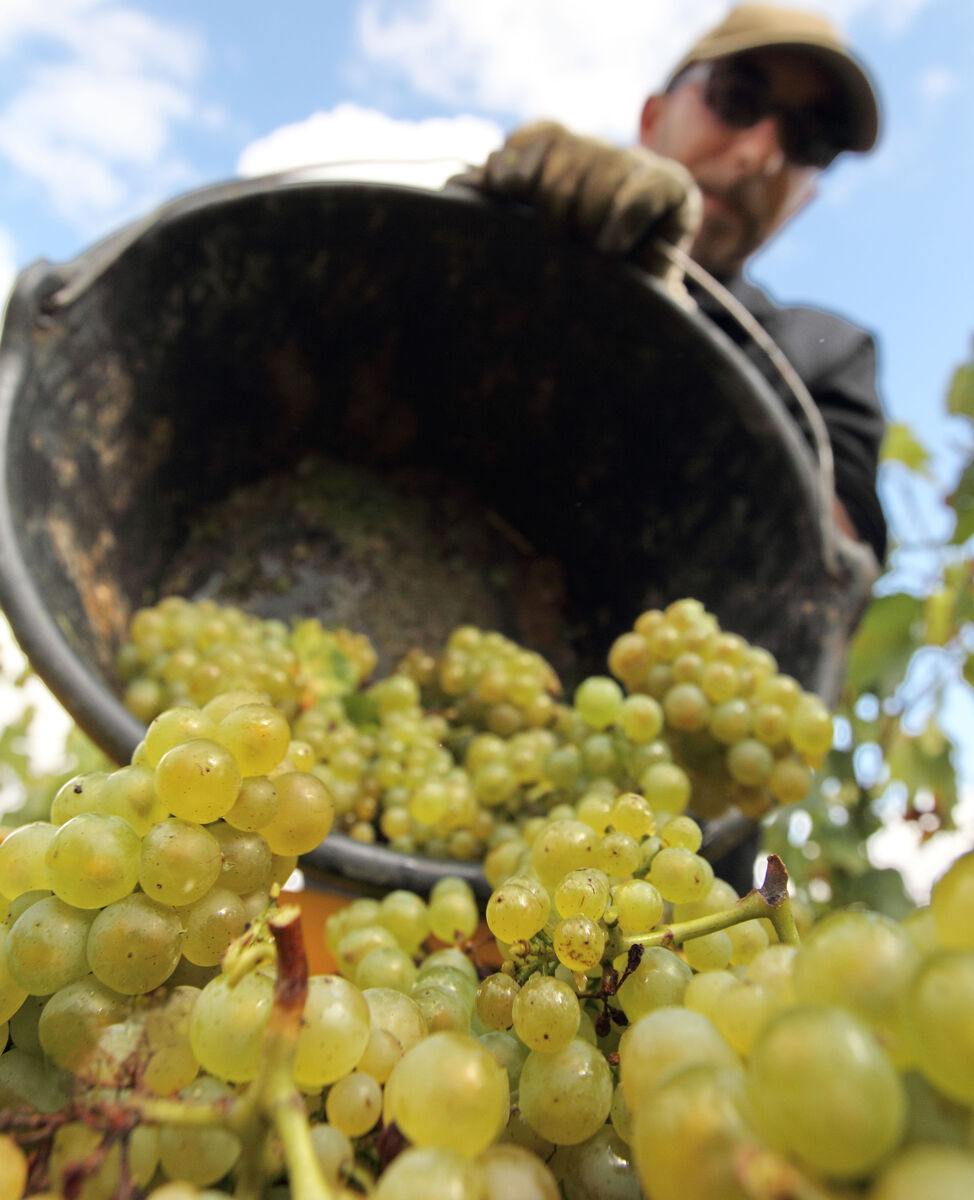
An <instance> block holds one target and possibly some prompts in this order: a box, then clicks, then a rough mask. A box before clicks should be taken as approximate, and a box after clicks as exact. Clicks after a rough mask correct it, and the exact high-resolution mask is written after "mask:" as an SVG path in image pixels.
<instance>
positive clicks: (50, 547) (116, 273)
mask: <svg viewBox="0 0 974 1200" xmlns="http://www.w3.org/2000/svg"><path fill="white" fill-rule="evenodd" d="M0 441H2V444H0V602H2V605H3V608H4V611H5V612H6V614H7V617H8V619H9V621H10V623H11V625H12V627H13V630H14V632H15V634H16V636H17V638H18V640H19V641H20V643H21V645H22V646H23V648H24V650H25V652H26V654H27V655H28V657H29V659H30V661H31V664H32V665H33V667H34V668H35V670H36V671H37V672H38V674H39V675H40V676H41V677H42V678H43V679H44V681H45V682H46V683H47V684H48V686H49V687H50V688H51V690H52V691H53V692H54V693H55V695H56V696H58V698H59V699H60V700H61V702H62V703H63V704H64V705H65V707H66V708H67V710H68V711H69V712H70V713H71V715H72V716H73V717H74V718H75V720H76V721H77V722H78V724H79V725H80V726H81V727H82V728H83V729H85V730H86V731H87V732H88V733H89V734H90V735H91V736H92V737H93V739H94V740H95V741H96V742H97V743H98V744H99V745H100V746H101V747H102V748H103V749H104V750H106V751H107V752H108V753H109V754H110V755H112V756H113V757H114V758H115V759H116V760H118V761H126V760H127V758H128V756H129V755H130V754H131V751H132V749H133V748H134V746H135V744H136V743H137V741H138V740H139V738H140V736H141V734H142V728H141V726H140V724H139V722H138V721H136V720H135V719H134V718H133V717H132V715H131V714H130V713H128V712H127V711H126V710H125V708H124V707H123V706H122V704H121V702H120V700H119V688H118V685H117V680H116V679H115V678H114V677H113V670H112V662H113V657H114V655H115V652H116V651H117V649H118V647H119V644H120V642H121V640H122V638H123V635H124V631H125V628H126V625H127V622H128V620H129V617H130V615H131V613H132V612H133V611H134V609H136V608H137V607H139V606H141V605H144V604H146V603H151V602H153V601H154V600H155V599H157V598H158V596H159V593H160V589H161V588H163V586H164V583H165V580H166V578H167V572H168V571H169V570H170V567H171V564H172V563H173V561H174V560H175V559H176V558H177V557H178V555H179V553H180V551H181V549H182V548H183V547H184V546H185V544H186V542H187V538H188V537H189V534H190V531H191V529H192V527H193V523H194V520H198V518H199V514H200V513H201V512H202V511H204V510H205V509H206V506H208V505H212V504H213V503H214V502H217V501H219V500H221V499H222V498H225V497H226V496H227V495H228V494H230V493H231V492H232V491H233V490H234V489H237V488H240V487H241V486H242V485H246V484H253V483H255V482H256V481H259V480H261V479H264V478H266V477H268V476H269V475H272V474H276V473H279V472H285V473H286V472H288V471H289V470H292V469H293V468H294V467H295V464H296V463H298V462H299V461H300V460H302V459H304V458H305V456H306V455H307V454H308V452H309V451H316V452H319V453H321V454H323V455H326V456H327V457H328V459H330V460H331V461H333V462H335V463H341V464H353V465H354V466H355V467H356V468H361V469H362V470H363V471H367V472H374V473H375V477H376V478H377V479H379V478H381V479H383V480H394V479H396V478H397V472H401V471H402V470H404V469H406V470H409V471H419V472H420V475H421V477H423V478H430V479H443V478H448V479H452V480H454V481H457V482H458V484H460V485H462V488H463V489H464V493H465V494H466V495H469V496H472V497H474V499H475V503H476V504H478V505H481V506H482V507H483V511H484V512H485V513H488V514H489V515H490V517H491V519H492V520H493V521H494V524H495V526H496V527H497V528H499V529H502V530H507V531H512V534H511V537H510V539H509V540H510V542H511V545H512V546H513V547H514V550H513V561H514V569H511V564H510V562H508V563H507V564H506V569H505V571H501V572H499V573H498V572H496V571H493V570H492V569H491V571H490V572H489V574H490V581H489V583H490V587H491V588H492V589H493V593H494V595H495V599H496V600H497V607H496V612H497V622H498V624H499V625H501V626H502V627H503V629H504V632H507V633H508V634H510V635H511V636H513V637H515V638H518V639H519V640H521V641H523V642H525V643H526V644H528V645H534V646H535V648H537V649H540V650H542V651H547V650H549V649H550V647H549V645H547V644H546V639H547V640H548V641H553V640H554V636H553V635H557V637H559V638H561V639H562V640H563V641H564V643H565V645H567V646H568V647H569V648H570V652H571V653H570V662H571V664H572V667H571V668H570V670H573V671H575V672H577V674H578V675H579V676H581V675H582V674H585V673H589V672H591V671H593V670H594V671H604V669H605V668H604V660H605V653H606V651H607V649H608V646H609V644H610V643H611V641H612V639H613V638H614V637H615V636H616V635H617V634H619V633H621V632H622V631H623V630H625V629H627V628H629V627H630V626H631V623H632V621H633V619H634V618H635V617H636V616H637V615H638V614H639V613H640V612H641V611H642V610H643V609H645V608H647V607H650V606H653V605H659V604H663V603H666V602H667V601H669V600H671V599H674V598H677V597H680V596H685V595H690V596H695V597H697V598H698V599H700V600H702V601H703V602H704V603H705V604H706V605H707V607H708V608H710V609H711V610H712V611H713V612H714V613H715V614H716V615H717V617H718V618H719V620H720V622H721V625H722V626H723V627H724V628H726V629H730V630H734V631H736V632H738V633H740V634H742V635H743V636H744V637H746V638H748V639H749V640H750V641H753V642H756V643H758V644H760V645H763V646H766V647H767V648H768V649H770V650H771V651H772V652H773V653H774V654H775V655H776V656H777V658H778V661H779V664H780V666H781V669H782V670H784V671H788V672H789V673H791V674H793V675H794V676H796V678H798V679H799V680H800V682H801V683H802V684H803V685H805V686H806V687H809V688H812V689H814V690H817V691H819V692H820V693H822V694H824V695H825V696H826V697H827V698H828V697H830V696H831V695H833V694H834V692H835V689H836V686H837V682H838V679H839V677H840V673H841V667H842V663H843V658H844V653H845V647H846V643H847V639H848V636H849V633H850V630H851V628H852V626H853V624H854V621H855V619H856V617H857V616H858V614H859V612H860V611H861V607H862V605H863V603H864V600H865V597H866V595H867V594H868V588H869V583H870V577H869V572H868V570H866V569H865V568H864V567H863V565H862V563H863V560H862V558H861V557H860V556H859V555H857V554H856V553H855V550H854V548H853V547H851V546H849V547H846V546H844V544H843V542H842V539H838V543H837V544H838V550H839V553H838V560H837V565H833V566H832V569H828V568H827V567H826V562H827V561H828V553H827V550H828V548H827V546H826V545H825V541H826V538H827V536H828V524H829V520H828V513H827V512H826V511H825V507H826V506H827V504H828V500H827V498H826V499H825V500H824V501H823V498H822V496H821V495H820V492H819V490H818V487H817V474H816V464H815V462H814V460H813V457H812V455H811V454H810V452H809V450H808V447H807V445H806V444H805V442H804V440H803V438H802V437H801V435H800V434H799V433H798V431H797V430H796V427H795V425H794V423H793V422H792V420H791V419H790V418H789V417H788V416H787V415H786V414H785V413H784V411H783V409H782V405H781V402H780V400H779V399H778V398H777V396H776V395H775V394H774V393H773V391H772V389H771V388H770V387H769V386H768V384H767V383H766V382H765V380H764V379H763V378H762V377H761V376H760V375H759V374H758V373H757V372H756V370H755V369H754V367H753V366H752V365H750V364H749V363H748V362H747V361H746V360H745V358H744V356H743V355H742V354H741V353H740V352H739V351H738V350H737V349H736V347H734V346H733V345H732V344H731V343H730V342H729V341H728V339H727V338H726V337H724V335H722V334H721V332H720V331H719V330H717V329H716V328H715V327H714V326H713V325H712V324H711V323H710V322H709V321H708V320H707V319H706V318H704V317H703V316H701V315H700V314H698V313H696V312H692V311H688V310H687V309H685V308H683V307H681V306H680V305H679V304H677V303H676V302H674V300H673V299H672V298H671V297H670V296H669V295H668V294H667V293H666V292H665V291H664V290H663V289H662V288H661V287H659V286H658V285H657V284H656V283H655V282H654V281H652V280H649V279H647V277H646V276H645V275H643V274H642V273H641V272H639V271H637V270H635V269H634V268H631V267H628V266H626V265H624V264H622V263H619V262H617V261H614V260H609V259H607V258H605V257H604V256H602V255H599V254H597V253H595V252H594V251H591V250H589V249H587V248H586V247H584V246H579V245H576V244H574V243H572V242H570V241H569V240H567V239H565V238H564V237H561V236H557V235H555V234H551V233H549V232H546V231H545V230H544V229H543V228H542V227H541V226H540V225H539V223H538V221H537V220H536V219H535V218H534V216H533V215H532V214H530V213H527V212H524V211H522V210H514V209H510V208H505V207H500V206H495V205H493V204H490V203H487V202H484V201H482V200H480V199H479V198H476V197H466V196H458V195H448V194H442V193H431V192H426V191H417V190H413V189H407V188H401V187H392V186H383V185H362V184H343V183H320V182H319V183H307V182H293V181H289V180H288V179H287V177H281V178H277V177H275V178H271V179H261V180H256V181H249V182H240V183H231V184H226V185H221V186H218V187H214V188H210V189H207V190H205V191H202V192H199V193H195V194H192V195H190V196H187V197H184V198H182V199H179V200H177V201H175V202H173V203H172V204H170V205H168V206H166V207H165V208H163V209H162V210H161V211H160V212H158V213H156V214H154V215H152V216H151V217H149V218H148V219H146V220H144V221H141V222H138V223H136V224H135V225H133V226H131V227H128V228H126V229H124V230H122V231H121V232H120V233H118V234H116V235H115V236H113V237H111V238H109V239H107V240H106V241H104V242H102V243H99V244H98V245H96V246H94V247H93V248H91V249H90V250H88V251H87V252H86V253H84V254H82V255H81V256H80V257H79V258H78V259H76V260H75V261H74V262H71V263H67V264H58V265H51V264H49V263H44V262H41V263H37V264H35V265H33V266H31V267H30V268H28V269H27V270H26V271H24V272H23V273H22V274H21V276H20V278H19V279H18V281H17V284H16V287H15V289H14V292H13V295H12V297H11V299H10V302H9V305H8V310H7V314H6V320H5V324H4V330H3V337H2V341H0ZM423 473H426V474H423ZM430 500H431V503H432V505H433V510H432V511H433V512H434V515H435V513H436V512H437V509H436V504H437V495H436V488H435V487H433V490H432V494H431V497H430ZM823 516H824V519H823ZM443 520H444V521H448V520H449V516H448V514H447V515H444V516H443ZM823 530H825V531H826V532H825V534H823ZM231 550H232V548H231V547H228V548H227V552H228V553H230V552H231ZM519 564H520V565H519ZM552 564H554V566H555V567H556V568H557V572H558V579H559V589H560V590H559V602H558V603H559V612H558V619H557V629H554V630H553V627H552V622H551V620H550V614H547V615H546V620H545V621H541V620H539V619H538V616H539V614H538V612H537V611H536V610H535V609H536V606H535V608H532V604H531V603H525V596H526V595H528V596H529V597H530V596H532V595H533V593H532V592H531V590H530V589H529V588H527V586H526V581H527V580H529V579H530V578H531V577H532V571H534V569H535V568H536V567H538V566H539V565H540V567H541V568H545V569H546V568H547V567H548V566H551V565H552ZM219 565H220V564H219V563H216V564H214V567H215V568H219ZM469 566H470V569H471V570H472V571H477V570H478V569H479V568H480V567H481V566H484V565H483V564H477V563H471V564H469ZM339 569H340V556H339ZM390 570H392V568H388V567H387V569H386V572H385V575H383V573H382V572H381V571H379V572H378V573H377V574H376V576H375V577H374V578H371V579H370V580H367V581H366V583H365V584H364V585H363V586H364V587H365V588H366V590H367V589H368V588H372V590H373V592H374V593H375V594H376V595H379V596H380V597H383V598H384V602H385V603H386V605H387V613H386V616H387V618H388V624H387V625H386V626H385V627H384V630H383V629H380V630H376V629H374V628H373V629H368V628H367V629H366V630H365V632H368V633H370V634H371V635H372V636H373V638H374V639H375V640H376V642H377V644H378V648H379V650H380V653H382V652H383V651H384V650H387V649H390V650H391V649H392V648H393V647H388V646H386V645H385V643H386V642H387V641H390V640H391V641H392V642H394V641H395V630H396V626H397V619H398V612H397V605H398V604H399V603H400V599H401V598H400V596H399V595H398V593H397V587H396V580H395V578H394V572H393V575H392V577H390ZM542 577H544V571H543V570H542ZM203 590H205V589H203ZM306 592H307V589H305V594H303V598H302V604H303V605H304V606H305V609H306V610H309V607H308V606H309V597H308V595H307V594H306ZM318 599H319V601H320V602H321V604H324V600H325V598H324V597H319V598H318ZM275 604H276V607H274V609H273V611H276V612H278V613H281V612H283V613H287V612H288V611H289V605H290V606H292V609H291V610H292V611H293V605H294V604H295V601H294V600H293V598H289V595H288V593H287V591H284V592H283V593H282V594H280V595H279V596H278V597H277V599H276V602H275ZM256 607H257V608H259V607H260V606H259V605H258V606H256ZM310 611H319V612H320V611H321V608H320V607H318V608H317V609H316V608H315V606H314V597H312V598H311V604H310ZM262 615H267V611H265V612H263V613H262ZM403 619H405V618H403ZM539 643H540V644H539ZM428 648H429V649H434V650H435V649H436V647H435V646H430V647H428ZM559 665H562V664H559ZM575 681H577V680H575ZM572 682H573V680H572V679H566V683H568V684H571V683H572ZM311 858H312V860H313V861H314V862H315V864H316V865H317V866H319V867H321V868H322V869H324V870H325V871H327V872H331V873H335V874H337V875H339V876H343V877H346V878H350V879H359V880H362V881H364V882H365V883H368V884H371V885H374V886H393V885H396V886H416V887H417V888H419V890H423V888H424V887H428V886H429V881H430V880H431V879H433V878H435V876H436V874H437V873H438V872H439V869H440V868H439V867H438V866H436V865H435V864H429V863H427V862H426V861H425V860H422V859H410V860H408V862H407V861H404V857H403V856H401V855H396V854H392V853H390V852H388V851H386V850H384V849H383V848H381V847H365V846H359V845H357V844H354V843H352V844H350V843H349V840H348V839H346V838H342V837H334V838H329V839H328V842H326V844H325V846H324V847H322V849H321V850H320V851H319V852H316V855H314V856H311ZM457 867H458V864H446V865H444V870H445V869H447V868H448V869H450V870H456V869H457ZM468 874H469V875H470V877H471V878H477V879H482V876H480V875H479V869H478V868H474V867H471V868H469V871H468ZM424 881H425V882H424Z"/></svg>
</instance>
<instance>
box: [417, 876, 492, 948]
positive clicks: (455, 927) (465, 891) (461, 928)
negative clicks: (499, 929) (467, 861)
mask: <svg viewBox="0 0 974 1200" xmlns="http://www.w3.org/2000/svg"><path fill="white" fill-rule="evenodd" d="M446 884H449V885H450V886H449V887H444V885H446ZM456 884H458V885H460V886H454V885H453V883H452V881H451V880H449V879H441V880H439V881H438V882H437V883H436V884H435V885H434V886H433V890H432V892H431V893H430V899H429V906H428V909H427V914H428V916H429V922H430V930H431V932H432V933H433V936H434V937H436V938H439V940H440V941H441V942H456V941H463V940H464V939H466V938H469V937H471V936H472V934H473V933H474V931H475V930H476V928H477V926H478V924H479V923H480V913H479V910H478V908H477V899H476V897H475V896H474V894H473V889H472V888H471V887H470V885H469V884H468V883H466V882H465V881H463V880H459V879H458V880H456Z"/></svg>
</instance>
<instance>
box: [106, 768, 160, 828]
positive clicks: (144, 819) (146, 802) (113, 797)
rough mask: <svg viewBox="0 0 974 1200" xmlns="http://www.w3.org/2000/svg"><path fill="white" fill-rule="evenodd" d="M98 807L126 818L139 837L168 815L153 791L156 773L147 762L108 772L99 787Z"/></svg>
mask: <svg viewBox="0 0 974 1200" xmlns="http://www.w3.org/2000/svg"><path fill="white" fill-rule="evenodd" d="M98 811H99V812H105V813H111V814H112V815H113V816H116V817H121V818H122V819H123V820H125V821H128V823H129V824H130V825H131V826H132V828H133V829H134V830H135V832H136V833H137V834H138V835H139V837H145V835H146V834H147V833H148V832H149V830H150V829H151V828H152V827H153V825H155V824H156V822H157V821H164V820H165V819H166V817H168V816H169V810H168V809H167V808H166V806H165V805H164V804H163V803H162V802H161V801H160V800H159V798H158V796H157V795H156V787H155V773H154V772H153V770H152V769H151V767H148V766H129V767H121V768H120V769H119V770H118V771H113V772H112V773H111V775H109V776H107V777H106V779H105V780H104V782H103V783H102V785H101V787H100V789H99V791H98Z"/></svg>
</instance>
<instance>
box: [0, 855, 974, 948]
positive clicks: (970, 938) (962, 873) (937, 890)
mask: <svg viewBox="0 0 974 1200" xmlns="http://www.w3.org/2000/svg"><path fill="white" fill-rule="evenodd" d="M8 840H9V839H8ZM5 845H6V842H5V843H4V846H5ZM2 850H3V847H0V852H2ZM41 886H43V885H41ZM930 912H931V913H932V915H933V920H934V925H935V928H936V931H937V941H938V942H939V943H940V945H941V946H943V947H944V948H945V949H947V950H974V922H972V921H971V913H972V912H974V850H972V851H969V852H968V853H967V854H962V855H961V856H960V858H958V859H957V860H956V862H954V863H953V864H952V866H951V867H950V868H949V869H948V870H947V871H946V872H945V873H944V874H943V875H942V876H941V877H940V878H939V879H938V880H937V882H936V883H935V884H934V885H933V888H932V889H931V892H930Z"/></svg>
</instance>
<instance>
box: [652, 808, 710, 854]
mask: <svg viewBox="0 0 974 1200" xmlns="http://www.w3.org/2000/svg"><path fill="white" fill-rule="evenodd" d="M659 836H660V841H661V842H662V843H663V846H664V847H667V846H678V847H680V848H681V849H683V850H692V851H693V853H694V854H696V852H697V851H698V850H699V849H700V846H701V845H702V843H703V831H702V830H701V828H700V826H699V825H698V824H697V823H696V821H694V820H693V818H692V817H670V819H669V820H668V821H667V822H666V824H665V825H664V826H663V828H662V829H661V830H660V832H659Z"/></svg>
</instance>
